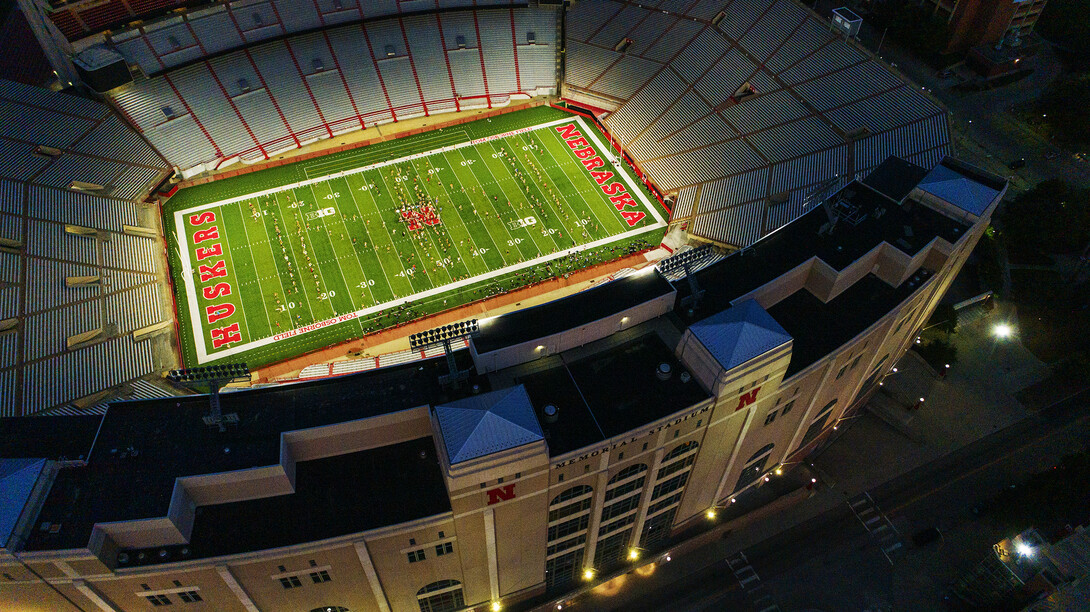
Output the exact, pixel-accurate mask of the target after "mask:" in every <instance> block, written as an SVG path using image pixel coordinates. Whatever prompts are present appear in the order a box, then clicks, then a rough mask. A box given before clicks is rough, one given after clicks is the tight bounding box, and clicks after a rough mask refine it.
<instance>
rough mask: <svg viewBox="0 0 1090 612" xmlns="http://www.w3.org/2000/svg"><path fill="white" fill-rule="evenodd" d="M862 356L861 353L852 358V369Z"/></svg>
mask: <svg viewBox="0 0 1090 612" xmlns="http://www.w3.org/2000/svg"><path fill="white" fill-rule="evenodd" d="M862 358H863V356H862V355H859V356H857V357H856V358H855V359H852V367H851V369H852V370H854V369H855V366H857V365H859V360H860V359H862Z"/></svg>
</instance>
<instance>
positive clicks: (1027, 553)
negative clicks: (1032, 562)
mask: <svg viewBox="0 0 1090 612" xmlns="http://www.w3.org/2000/svg"><path fill="white" fill-rule="evenodd" d="M1014 550H1015V551H1016V552H1017V553H1018V554H1020V555H1022V556H1023V557H1026V558H1029V557H1032V556H1033V547H1032V546H1030V545H1029V544H1026V543H1025V542H1019V543H1017V544H1015V545H1014Z"/></svg>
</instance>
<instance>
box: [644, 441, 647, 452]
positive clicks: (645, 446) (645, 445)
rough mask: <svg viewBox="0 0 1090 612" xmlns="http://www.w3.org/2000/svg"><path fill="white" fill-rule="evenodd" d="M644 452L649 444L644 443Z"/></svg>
mask: <svg viewBox="0 0 1090 612" xmlns="http://www.w3.org/2000/svg"><path fill="white" fill-rule="evenodd" d="M643 450H647V442H644V443H643Z"/></svg>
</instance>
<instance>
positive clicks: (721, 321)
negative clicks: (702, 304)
mask: <svg viewBox="0 0 1090 612" xmlns="http://www.w3.org/2000/svg"><path fill="white" fill-rule="evenodd" d="M689 329H690V330H692V332H693V335H694V336H696V337H697V339H698V340H700V342H701V343H702V344H703V345H704V346H705V347H707V349H708V352H710V353H711V354H712V356H713V357H715V359H716V360H717V361H718V362H719V365H721V366H723V369H725V370H730V369H732V368H735V367H737V366H740V365H742V364H743V363H745V362H747V361H749V360H750V359H753V358H754V357H758V356H760V355H763V354H765V353H767V352H768V351H771V350H772V349H774V348H777V347H780V346H783V345H784V344H787V343H788V342H790V341H791V334H788V333H787V331H785V330H784V328H783V327H781V326H780V324H779V323H777V322H776V320H775V319H773V318H772V315H770V314H768V311H766V310H765V309H764V308H761V305H760V304H758V303H757V302H755V301H753V300H746V301H745V302H742V303H740V304H736V305H734V306H732V307H730V308H728V309H726V310H724V311H722V312H720V313H717V314H715V315H712V316H710V317H708V318H707V319H704V320H703V321H699V322H697V323H693V324H692V325H691V326H689Z"/></svg>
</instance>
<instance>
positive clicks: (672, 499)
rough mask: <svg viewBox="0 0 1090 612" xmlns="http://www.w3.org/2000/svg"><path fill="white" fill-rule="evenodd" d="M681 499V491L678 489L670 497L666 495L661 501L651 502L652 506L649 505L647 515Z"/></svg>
mask: <svg viewBox="0 0 1090 612" xmlns="http://www.w3.org/2000/svg"><path fill="white" fill-rule="evenodd" d="M680 500H681V491H678V492H677V493H674V494H673V495H671V496H669V497H664V498H662V499H660V500H659V501H657V502H655V503H653V504H651V505H650V506H648V507H647V516H651V515H653V514H654V513H656V512H658V511H659V510H662V509H663V508H665V507H666V506H669V505H670V504H674V503H677V502H678V501H680Z"/></svg>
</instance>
